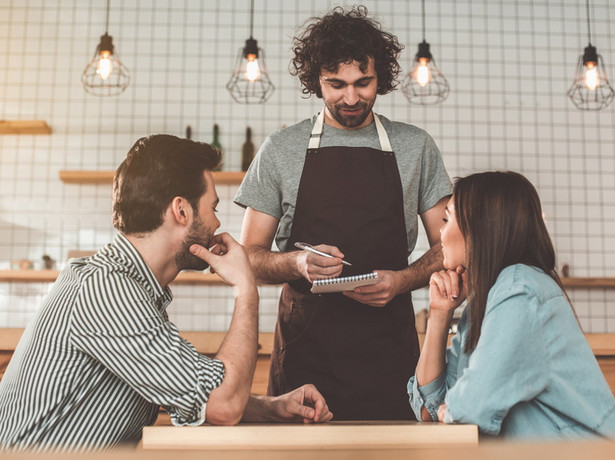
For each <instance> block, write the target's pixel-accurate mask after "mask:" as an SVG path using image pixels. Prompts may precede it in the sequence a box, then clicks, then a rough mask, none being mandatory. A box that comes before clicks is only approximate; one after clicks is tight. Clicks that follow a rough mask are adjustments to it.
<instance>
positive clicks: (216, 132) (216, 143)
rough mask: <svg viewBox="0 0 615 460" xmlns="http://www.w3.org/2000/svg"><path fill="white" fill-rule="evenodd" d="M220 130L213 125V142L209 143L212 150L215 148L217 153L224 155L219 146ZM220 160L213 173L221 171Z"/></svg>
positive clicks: (220, 145)
mask: <svg viewBox="0 0 615 460" xmlns="http://www.w3.org/2000/svg"><path fill="white" fill-rule="evenodd" d="M219 137H220V128H219V127H218V125H217V124H215V125H214V139H213V141H211V146H212V147H213V148H215V149H216V150H217V151H218V152H220V153H221V154H222V153H224V150H223V149H222V144H220V139H219ZM222 164H223V162H222V160H220V163H218V166H216V169H214V171H221V170H222Z"/></svg>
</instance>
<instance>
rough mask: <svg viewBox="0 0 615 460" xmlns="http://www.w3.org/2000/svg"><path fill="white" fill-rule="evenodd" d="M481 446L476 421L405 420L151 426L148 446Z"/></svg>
mask: <svg viewBox="0 0 615 460" xmlns="http://www.w3.org/2000/svg"><path fill="white" fill-rule="evenodd" d="M477 445H478V427H477V426H476V425H463V424H451V425H446V424H443V423H418V422H407V421H383V422H374V421H370V422H335V421H332V422H329V423H324V424H310V425H303V424H286V423H272V424H265V423H245V424H244V423H242V424H239V425H236V426H212V425H205V426H195V427H186V426H184V427H175V426H168V425H166V426H148V427H145V428H143V439H142V441H141V448H142V449H144V450H161V449H164V450H185V449H188V450H190V449H200V450H201V449H202V450H208V451H209V450H219V449H225V448H228V447H232V449H234V450H244V451H254V450H280V449H292V450H297V451H299V450H314V449H331V450H347V449H379V450H388V449H407V448H415V449H416V448H426V447H430V446H431V447H433V446H440V447H442V446H446V447H461V446H477Z"/></svg>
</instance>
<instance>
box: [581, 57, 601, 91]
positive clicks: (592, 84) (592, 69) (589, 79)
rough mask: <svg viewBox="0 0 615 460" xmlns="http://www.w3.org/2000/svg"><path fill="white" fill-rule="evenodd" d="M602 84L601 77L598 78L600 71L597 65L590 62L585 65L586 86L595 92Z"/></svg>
mask: <svg viewBox="0 0 615 460" xmlns="http://www.w3.org/2000/svg"><path fill="white" fill-rule="evenodd" d="M599 84H600V77H599V76H598V69H597V68H596V63H595V62H592V61H589V62H588V63H587V64H585V86H587V88H588V89H589V90H591V91H593V90H595V89H596V87H597V86H598V85H599Z"/></svg>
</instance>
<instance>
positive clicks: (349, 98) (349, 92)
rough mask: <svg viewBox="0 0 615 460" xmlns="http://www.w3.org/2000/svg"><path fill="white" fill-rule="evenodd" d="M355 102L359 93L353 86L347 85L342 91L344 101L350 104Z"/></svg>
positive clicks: (357, 100)
mask: <svg viewBox="0 0 615 460" xmlns="http://www.w3.org/2000/svg"><path fill="white" fill-rule="evenodd" d="M357 102H359V93H358V92H357V90H356V89H355V87H354V86H352V85H348V86H347V87H346V91H344V103H345V104H346V105H351V106H352V105H355V104H356V103H357Z"/></svg>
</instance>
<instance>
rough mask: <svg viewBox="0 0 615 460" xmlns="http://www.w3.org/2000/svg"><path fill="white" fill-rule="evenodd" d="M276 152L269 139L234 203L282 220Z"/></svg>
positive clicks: (258, 154) (253, 163)
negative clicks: (274, 157) (274, 158)
mask: <svg viewBox="0 0 615 460" xmlns="http://www.w3.org/2000/svg"><path fill="white" fill-rule="evenodd" d="M274 151H275V146H274V143H273V142H272V140H271V137H268V138H267V139H265V142H264V143H263V145H262V146H261V148H260V149H259V151H258V153H257V154H256V156H255V157H254V160H253V161H252V163H251V164H250V167H249V168H248V171H247V172H246V175H245V177H244V179H243V181H242V183H241V185H240V186H239V189H238V190H237V193H236V195H235V198H234V199H233V201H234V202H235V203H236V204H238V205H239V206H241V207H243V208H248V207H249V208H252V209H255V210H256V211H260V212H263V213H265V214H269V215H270V216H273V217H275V218H276V219H280V218H281V217H282V213H283V210H282V205H281V203H282V185H281V181H280V179H279V176H278V169H277V165H276V163H275V161H274V160H273V156H274V155H273V154H274Z"/></svg>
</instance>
